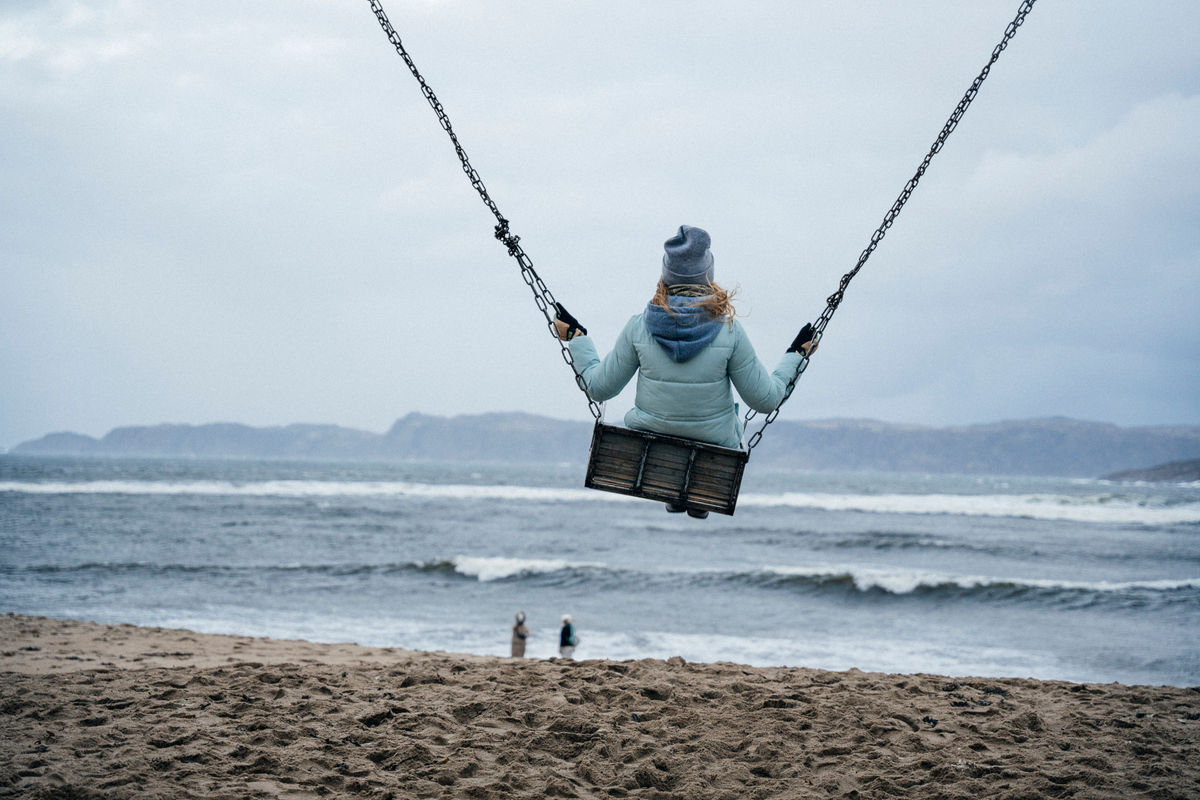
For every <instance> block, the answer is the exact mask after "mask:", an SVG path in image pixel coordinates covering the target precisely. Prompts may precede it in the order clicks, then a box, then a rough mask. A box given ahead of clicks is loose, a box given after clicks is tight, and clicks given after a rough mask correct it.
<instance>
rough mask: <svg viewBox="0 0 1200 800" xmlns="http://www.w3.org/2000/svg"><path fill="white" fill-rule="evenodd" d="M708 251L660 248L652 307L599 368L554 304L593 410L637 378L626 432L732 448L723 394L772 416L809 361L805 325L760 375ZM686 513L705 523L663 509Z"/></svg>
mask: <svg viewBox="0 0 1200 800" xmlns="http://www.w3.org/2000/svg"><path fill="white" fill-rule="evenodd" d="M710 243H711V240H710V238H709V235H708V233H707V232H706V231H704V230H702V229H700V228H694V227H691V226H689V225H681V226H680V227H679V231H678V232H677V233H676V234H675V235H674V236H672V237H671V238H670V239H667V241H666V242H665V243H664V245H663V250H664V253H663V261H662V274H661V276H660V277H659V281H658V289H657V290H656V291H655V293H654V297H653V298H652V299H651V300H650V302H649V303H647V304H646V308H645V310H644V311H642V312H641V313H640V314H635V315H634V316H633V317H632V318H630V320H629V322H628V323H626V325H625V327H624V329H623V330H622V331H621V333H620V335H618V336H617V341H616V344H615V345H614V346H613V349H612V352H610V353H609V354H608V355H607V356H605V357H604V358H603V359H601V358H600V356H599V354H598V353H597V352H596V345H595V344H594V343H593V342H592V339H591V337H589V336H588V334H587V329H586V328H584V327H583V326H582V325H580V324H579V321H578V320H576V319H575V318H574V317H573V316H571V315H570V314H569V313H568V312H567V310H566V309H565V308H563V306H562V304H561V303H559V304H556V311H557V312H558V314H557V319H556V320H555V327H556V330H557V333H558V336H559V338H561V339H564V340H566V341H567V343H568V347H569V348H570V350H571V356H572V358H573V359H574V360H575V368H576V369H577V370H578V371H579V374H580V376H581V377H582V378H583V381H584V383H585V384H586V385H587V390H588V393H589V394H590V395H591V396H592V398H593V399H594V400H596V401H597V402H603V401H605V400H608V399H610V398H613V397H616V396H617V395H618V394H620V392H621V390H622V389H623V388H625V385H626V384H627V383H629V381H630V379H631V378H632V377H633V375H634V373H635V372H636V373H637V376H638V382H637V394H636V396H635V398H634V406H633V408H631V409H630V410H629V412H628V413H627V414H626V415H625V425H626V427H629V428H632V429H634V430H646V431H653V432H655V433H665V434H669V435H671V436H679V437H682V438H684V439H694V440H697V441H701V442H709V443H711V444H716V445H721V446H722V447H740V446H741V444H742V433H743V426H744V423H743V421H742V417H741V413H740V409H739V407H738V404H737V403H736V402H735V401H734V399H733V392H732V391H731V389H730V386H731V385H732V387H733V388H734V389H737V393H738V395H740V396H741V398H742V400H743V401H744V402H745V403H746V405H748V406H750V407H751V408H753V409H754V410H755V411H759V412H764V413H765V412H769V411H771V410H773V409H774V408H775V407H776V406H778V405H779V404H780V402H782V401H783V397H784V392H786V391H787V384H788V381H790V380H791V379H792V376H794V375H795V374H796V369H797V368H798V367H799V366H800V361H801V359H802V358H803V357H804V356H805V355H810V354H811V353H812V351H813V343H812V338H813V331H812V325H805V326H804V328H803V329H802V330H801V331H800V333H798V334H797V335H796V338H795V340H794V341H793V342H792V344H791V346H789V347H788V349H787V352H785V353H784V355H783V358H782V359H780V361H779V365H778V366H777V367H775V370H774V372H768V371H767V369H766V367H764V366H763V365H762V362H760V361H759V360H758V356H757V355H755V352H754V347H753V346H752V345H751V344H750V339H749V337H747V336H746V332H745V330H743V328H742V326H741V324H740V323H739V322H738V321H737V320H736V319H734V314H735V311H734V308H733V303H732V293H731V292H729V291H727V290H725V289H723V288H721V287H720V286H719V285H717V284H716V283H714V282H713V267H714V259H713V254H712V250H711V249H710V247H709V245H710ZM684 510H687V512H688V513H689V514H690V515H692V516H694V517H699V518H704V517H706V516H708V512H707V511H699V510H695V509H685V507H684V506H677V505H674V504H671V503H668V504H667V511H670V512H672V513H679V512H682V511H684Z"/></svg>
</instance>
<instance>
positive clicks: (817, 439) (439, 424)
mask: <svg viewBox="0 0 1200 800" xmlns="http://www.w3.org/2000/svg"><path fill="white" fill-rule="evenodd" d="M590 436H591V424H590V423H589V422H584V421H564V420H559V419H552V418H549V417H542V416H537V415H533V414H524V413H490V414H475V415H464V416H455V417H441V416H433V415H428V414H418V413H413V414H409V415H407V416H405V417H402V418H400V419H398V420H397V421H396V423H395V424H394V425H392V427H391V428H390V429H389V430H388V431H387V432H385V433H372V432H370V431H363V430H358V429H354V428H345V427H341V426H337V425H306V424H295V425H286V426H276V427H251V426H249V425H241V424H237V423H213V424H206V425H179V424H164V425H150V426H131V427H122V428H115V429H113V430H112V431H110V432H109V433H107V434H106V435H104V436H103V437H101V438H99V439H97V438H94V437H91V436H84V435H82V434H78V433H52V434H49V435H47V436H43V437H41V438H39V439H35V440H32V441H28V442H23V443H22V444H19V445H17V446H16V447H14V448H13V449H12V451H11V452H12V453H13V454H17V455H76V456H104V457H119V456H151V457H175V458H281V459H319V460H376V461H441V462H464V461H466V462H469V461H475V462H547V461H549V462H567V463H570V462H584V461H586V460H587V455H588V442H589V440H590ZM754 460H755V462H756V463H758V464H762V465H764V466H770V467H774V468H793V469H800V470H841V471H877V472H919V473H956V474H968V475H969V474H992V475H1044V476H1061V477H1086V478H1094V477H1099V476H1104V477H1107V478H1110V479H1112V480H1168V481H1193V480H1200V426H1187V425H1169V426H1142V427H1120V426H1117V425H1111V424H1107V423H1099V422H1083V421H1079V420H1072V419H1066V418H1062V417H1053V418H1046V419H1030V420H1017V421H1008V422H996V423H990V424H984V425H967V426H960V427H943V428H935V427H925V426H918V425H903V424H895V423H887V422H878V421H874V420H856V419H831V420H815V421H806V422H789V421H780V422H777V423H775V425H773V426H772V429H771V431H770V435H769V436H768V437H767V438H765V439H764V440H763V443H762V444H761V445H760V446H759V447H758V448H756V449H755V451H754Z"/></svg>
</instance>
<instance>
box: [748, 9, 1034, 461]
mask: <svg viewBox="0 0 1200 800" xmlns="http://www.w3.org/2000/svg"><path fill="white" fill-rule="evenodd" d="M1035 2H1037V0H1023V1H1022V3H1021V6H1020V8H1018V9H1017V15H1016V16H1015V17H1014V18H1013V20H1012V22H1010V23H1008V27H1006V28H1005V29H1004V37H1003V38H1002V39H1001V40H1000V43H999V44H997V45H996V47H995V48H994V49H993V50H992V56H991V58H990V59H988V62H987V64H985V65H984V67H983V69H982V70H981V71H980V73H979V74H978V75H977V76H976V77H975V80H974V81H973V82H972V83H971V87H970V88H969V89H967V91H966V93H965V94H964V95H963V96H962V99H961V100H959V101H958V105H957V106H956V107H955V109H954V111H953V113H951V114H950V118H949V119H948V120H946V124H945V125H943V126H942V130H941V132H940V133H938V136H937V139H935V140H934V142H933V146H931V147H930V148H929V152H928V153H926V154H925V158H924V159H923V160H922V161H921V165H920V166H919V167H917V171H916V174H914V175H913V176H912V177H911V178H909V180H908V183H906V184H905V185H904V189H903V190H902V191H901V192H900V195H899V196H898V197H897V198H896V202H894V203H892V207H891V208H890V209H888V212H887V213H886V214H885V215H884V216H883V222H882V223H881V224H880V225H879V227H878V228H876V229H875V232H874V233H873V234H871V241H870V243H869V244H868V245H867V246H866V248H865V249H864V250H863V251H862V253H860V254H859V256H858V262H857V263H856V264H855V265H854V268H853V269H851V270H850V271H849V272H847V273H846V274H845V275H843V276H842V279H841V281H839V282H838V288H837V291H836V292H834V293H833V294H831V295H830V296H829V298H828V299H827V300H826V306H825V311H824V312H822V314H821V316H820V318H819V319H818V320H817V321H816V323H815V324H814V325H813V338H812V348H811V349H810V352H811V350H812V349H816V346H817V344H819V343H820V341H821V336H822V334H823V333H824V332H825V326H826V325H828V324H829V320H830V319H831V318H832V317H833V312H835V311H837V308H838V306H839V305H841V303H842V298H843V297H844V296H845V293H846V287H847V286H849V285H850V281H851V280H853V279H854V276H855V275H857V274H858V271H859V270H860V269H862V268H863V265H864V264H866V263H867V259H868V258H870V257H871V254H872V253H874V252H875V248H877V247H878V246H879V243H880V242H881V241H883V237H884V236H886V235H887V231H888V229H889V228H891V227H892V223H893V222H895V221H896V217H898V216H900V210H901V209H903V208H904V204H905V203H907V202H908V198H909V197H911V196H912V193H913V190H914V189H916V188H917V184H918V183H920V181H921V177H922V176H923V175H924V174H925V170H927V169H928V168H929V163H930V162H931V161H933V157H934V156H935V155H937V154H938V152H940V151H941V149H942V146H943V145H945V143H946V140H947V139H948V138H950V134H951V133H953V132H954V129H955V128H957V127H958V123H959V121H960V120H962V118H963V115H964V114H965V113H966V112H967V107H968V106H970V105H971V101H973V100H974V99H975V95H977V94H978V93H979V88H980V87H981V86H982V85H983V82H984V81H985V80H986V79H987V76H988V74H989V73H990V72H991V71H992V65H993V64H995V63H996V61H997V59H999V58H1000V54H1001V53H1003V52H1004V50H1005V49H1006V48H1007V47H1008V43H1009V41H1011V40H1012V38H1013V36H1015V35H1016V33H1017V28H1020V27H1021V25H1022V24H1023V23H1024V22H1025V17H1026V16H1028V14H1029V12H1030V11H1031V10H1032V9H1033V4H1034V3H1035ZM808 360H809V356H808V354H807V353H805V354H804V355H803V356H802V358H801V359H800V364H799V365H798V366H797V367H796V372H795V374H794V375H793V376H792V379H791V380H790V381H788V385H787V387H786V388H785V389H784V392H783V399H782V400H780V401H779V405H777V406H775V408H774V409H772V410H771V412H770V413H769V414H767V415H766V417H764V419H763V424H762V425H761V426H760V427H759V428H758V430H756V431H755V432H754V435H752V436H751V437H750V440H749V441H748V442H747V444H746V450H747V451H749V450H753V449H754V447H755V445H757V444H758V443H759V441H760V440H761V439H762V435H763V431H765V430H766V428H767V426H768V425H770V424H771V423H772V422H774V421H775V418H776V417H778V416H779V409H780V408H782V407H783V404H784V403H786V402H787V400H788V398H789V397H791V396H792V390H793V389H795V388H796V382H797V381H798V380H800V376H801V375H803V374H804V371H805V370H806V369H808ZM757 414H758V412H757V411H754V410H753V409H751V410H750V411H747V412H746V419H745V424H746V425H747V426H748V425H749V424H750V422H751V420H753V419H754V418H755V416H757Z"/></svg>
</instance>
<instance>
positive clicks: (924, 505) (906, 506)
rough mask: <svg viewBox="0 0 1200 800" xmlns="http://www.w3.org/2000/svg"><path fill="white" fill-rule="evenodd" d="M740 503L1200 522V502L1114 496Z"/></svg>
mask: <svg viewBox="0 0 1200 800" xmlns="http://www.w3.org/2000/svg"><path fill="white" fill-rule="evenodd" d="M740 504H741V505H743V506H760V507H781V506H782V507H791V508H807V509H816V510H819V511H860V512H864V513H874V514H961V515H964V516H974V517H1022V518H1028V519H1042V520H1058V521H1067V522H1096V523H1112V524H1144V525H1180V524H1190V523H1198V522H1200V503H1181V504H1179V505H1174V506H1148V505H1143V504H1140V503H1136V502H1132V501H1129V500H1121V499H1116V498H1113V497H1112V496H1110V495H1089V496H1078V497H1076V496H1070V495H1055V494H1013V495H1008V494H992V495H958V494H879V495H866V494H821V493H804V492H785V493H783V494H771V495H767V494H745V495H742V497H741V500H740Z"/></svg>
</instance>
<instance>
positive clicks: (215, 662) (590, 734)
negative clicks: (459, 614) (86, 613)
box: [0, 615, 1200, 800]
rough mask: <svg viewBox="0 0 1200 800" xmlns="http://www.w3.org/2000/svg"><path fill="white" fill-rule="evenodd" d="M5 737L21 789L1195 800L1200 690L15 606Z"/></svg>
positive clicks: (70, 793) (9, 621)
mask: <svg viewBox="0 0 1200 800" xmlns="http://www.w3.org/2000/svg"><path fill="white" fill-rule="evenodd" d="M502 633H503V632H502ZM0 726H2V727H0V730H2V731H3V738H2V740H0V797H5V798H6V797H21V798H61V799H65V798H126V797H129V798H134V797H136V798H157V797H161V798H201V797H203V798H210V797H218V798H219V797H229V798H234V797H237V798H245V797H261V798H318V797H374V798H388V797H390V798H409V797H456V798H457V797H463V798H543V797H571V798H609V797H636V798H689V799H692V798H730V800H733V798H776V797H778V798H810V797H813V798H817V797H821V798H823V797H839V798H840V797H846V798H921V800H931V799H933V798H980V797H987V798H1030V799H1031V800H1032V798H1047V797H1049V798H1060V797H1072V798H1118V797H1119V798H1139V797H1145V798H1200V687H1193V688H1187V689H1183V688H1174V687H1147V686H1123V685H1120V684H1073V683H1064V682H1057V681H1035V680H1017V679H995V678H946V677H940V676H936V675H889V674H878V673H864V672H859V671H856V670H851V671H849V672H828V671H822V670H813V669H793V668H752V667H744V666H740V665H736V664H729V663H718V664H690V663H686V662H684V661H683V660H682V659H678V658H676V659H670V660H668V661H658V660H650V659H646V660H641V661H624V662H614V661H577V662H566V661H560V660H549V661H540V660H513V659H506V658H495V657H484V656H471V655H460V654H449V653H424V652H413V651H405V650H397V649H389V648H370V647H358V646H355V645H350V644H338V645H327V644H314V643H310V642H299V641H281V640H273V639H253V638H247V637H239V636H212V635H201V634H197V633H192V632H189V631H182V630H164V629H158V628H138V627H133V626H128V625H119V626H107V625H96V624H91V623H85V622H76V621H70V620H56V619H45V618H37V617H22V616H14V615H6V616H0Z"/></svg>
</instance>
